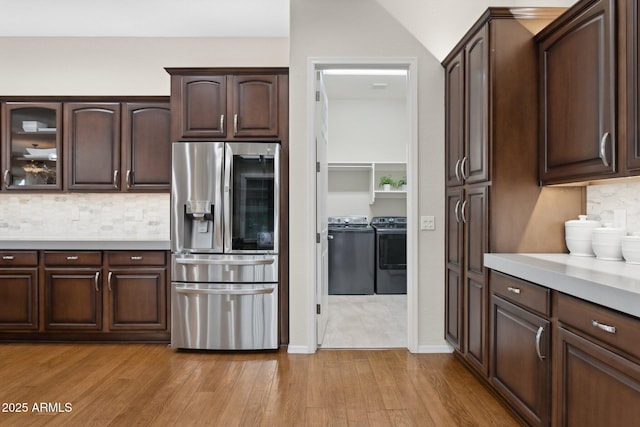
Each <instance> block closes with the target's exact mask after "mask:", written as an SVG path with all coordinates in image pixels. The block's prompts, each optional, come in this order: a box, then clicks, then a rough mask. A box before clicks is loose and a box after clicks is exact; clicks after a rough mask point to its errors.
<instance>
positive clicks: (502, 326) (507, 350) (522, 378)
mask: <svg viewBox="0 0 640 427" xmlns="http://www.w3.org/2000/svg"><path fill="white" fill-rule="evenodd" d="M491 325H492V331H491V353H492V358H491V370H490V372H491V374H490V381H491V383H492V384H493V386H494V387H495V388H496V390H497V391H498V392H499V393H500V394H501V395H502V396H503V397H504V398H505V399H506V400H507V401H508V402H509V403H510V404H511V405H512V407H513V408H514V409H515V410H516V411H517V412H518V413H519V414H520V416H521V417H522V418H524V419H525V420H526V421H527V423H528V424H530V425H532V426H548V425H549V420H550V417H549V414H550V406H551V395H550V392H551V370H550V358H549V357H548V353H549V349H550V337H551V334H550V331H551V328H550V325H551V324H550V322H549V321H548V320H547V319H545V318H543V317H540V316H538V315H536V314H533V313H532V312H530V311H527V310H525V309H523V308H521V307H518V306H517V305H515V304H512V303H510V302H508V301H506V300H504V299H502V298H500V297H498V296H496V295H493V296H492V298H491Z"/></svg>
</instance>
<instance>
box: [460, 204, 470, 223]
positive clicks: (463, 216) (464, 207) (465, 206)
mask: <svg viewBox="0 0 640 427" xmlns="http://www.w3.org/2000/svg"><path fill="white" fill-rule="evenodd" d="M466 210H467V201H466V200H465V201H464V202H462V209H460V217H461V218H462V222H463V223H465V224H466V223H467V222H469V218H467V215H466V214H465V212H466Z"/></svg>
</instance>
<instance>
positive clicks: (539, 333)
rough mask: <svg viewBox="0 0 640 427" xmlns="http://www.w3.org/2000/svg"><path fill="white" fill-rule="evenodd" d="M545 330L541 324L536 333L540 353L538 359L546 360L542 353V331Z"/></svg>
mask: <svg viewBox="0 0 640 427" xmlns="http://www.w3.org/2000/svg"><path fill="white" fill-rule="evenodd" d="M543 332H544V328H543V327H542V326H540V327H539V328H538V332H537V333H536V353H538V359H540V360H544V358H545V356H543V355H542V351H541V350H540V339H541V338H542V333H543Z"/></svg>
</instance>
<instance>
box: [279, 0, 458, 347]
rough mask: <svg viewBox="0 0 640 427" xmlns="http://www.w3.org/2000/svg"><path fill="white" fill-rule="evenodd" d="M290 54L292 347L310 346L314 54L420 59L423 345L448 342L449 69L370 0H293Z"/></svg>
mask: <svg viewBox="0 0 640 427" xmlns="http://www.w3.org/2000/svg"><path fill="white" fill-rule="evenodd" d="M290 16H291V29H290V39H291V55H290V74H289V78H290V80H289V81H290V91H291V97H290V141H291V142H290V164H291V167H290V173H291V176H292V177H294V179H292V180H291V184H290V193H289V197H290V200H291V202H290V213H291V215H290V236H292V237H291V242H290V253H291V262H290V265H291V271H290V309H291V311H290V325H291V326H290V346H289V348H290V351H291V349H294V351H301V352H302V351H303V350H304V349H305V348H306V349H310V348H312V347H313V346H314V345H315V343H313V336H314V331H313V324H312V323H311V322H309V321H308V319H309V310H310V309H311V308H312V305H311V304H310V301H313V298H314V292H315V291H314V284H313V281H314V277H315V271H314V243H313V242H314V241H315V239H314V233H315V231H314V227H315V167H314V166H315V163H314V161H315V159H314V156H315V147H313V146H312V145H311V144H310V143H309V141H311V140H312V138H311V137H310V135H308V133H307V129H308V128H309V121H310V120H313V119H312V117H313V114H312V112H309V111H308V109H307V96H308V89H307V82H308V77H307V76H308V73H309V72H310V71H311V70H308V69H307V63H308V59H309V58H323V57H325V58H333V59H335V58H359V59H367V60H371V62H375V60H376V58H378V59H392V58H417V59H418V61H417V62H418V66H417V68H418V87H419V93H418V113H419V114H418V117H419V122H418V137H419V160H418V162H419V174H420V175H419V182H418V183H417V188H418V192H419V207H418V210H419V214H420V215H434V216H435V218H436V226H437V229H436V231H432V232H420V236H419V242H418V244H419V251H418V257H419V261H420V262H419V272H418V288H419V289H418V295H419V301H418V306H419V313H418V314H419V325H418V334H419V337H418V345H419V350H424V351H429V350H430V349H433V348H446V345H445V342H444V338H443V336H444V332H443V331H444V285H443V284H444V268H443V265H444V229H443V228H444V71H443V69H442V66H441V65H440V63H439V62H438V61H437V60H436V59H435V58H434V57H433V56H432V55H431V54H430V53H429V52H428V51H427V50H426V49H425V48H424V46H422V45H421V44H420V43H418V41H416V40H415V39H414V38H413V37H412V36H411V35H410V34H409V33H408V32H407V31H406V30H405V29H404V28H403V27H402V26H401V25H400V24H399V23H398V22H397V21H395V20H394V19H393V18H392V17H391V16H390V15H389V14H388V13H387V12H386V11H384V9H382V8H381V7H380V6H379V5H378V3H376V2H373V1H371V0H350V1H348V2H345V1H341V0H326V1H322V2H318V1H315V0H291V12H290Z"/></svg>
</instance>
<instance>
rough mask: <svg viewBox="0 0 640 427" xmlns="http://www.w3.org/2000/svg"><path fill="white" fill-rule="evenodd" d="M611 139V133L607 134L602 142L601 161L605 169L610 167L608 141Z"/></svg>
mask: <svg viewBox="0 0 640 427" xmlns="http://www.w3.org/2000/svg"><path fill="white" fill-rule="evenodd" d="M608 138H609V132H605V133H604V135H602V139H601V140H600V159H601V160H602V164H603V165H604V166H605V167H607V168H608V167H609V161H608V160H607V150H606V148H607V139H608Z"/></svg>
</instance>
